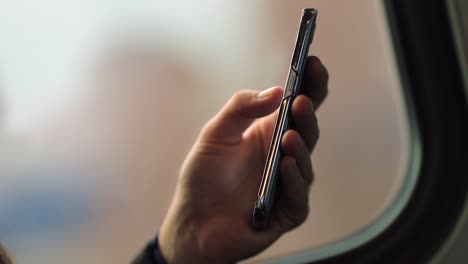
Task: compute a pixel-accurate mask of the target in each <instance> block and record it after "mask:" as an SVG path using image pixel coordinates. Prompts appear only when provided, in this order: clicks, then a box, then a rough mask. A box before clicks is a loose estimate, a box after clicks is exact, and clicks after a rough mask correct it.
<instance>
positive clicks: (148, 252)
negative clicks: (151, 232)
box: [132, 236, 167, 264]
mask: <svg viewBox="0 0 468 264" xmlns="http://www.w3.org/2000/svg"><path fill="white" fill-rule="evenodd" d="M132 264H167V261H166V260H165V259H164V257H163V256H162V254H161V250H160V249H159V244H158V236H156V238H155V239H154V240H152V241H151V242H149V243H148V244H147V245H146V247H145V248H144V249H143V250H142V251H141V252H140V254H138V256H136V258H135V259H134V260H133V261H132Z"/></svg>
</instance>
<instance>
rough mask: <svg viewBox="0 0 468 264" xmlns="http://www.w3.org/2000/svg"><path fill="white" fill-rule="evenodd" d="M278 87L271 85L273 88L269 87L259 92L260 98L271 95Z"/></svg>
mask: <svg viewBox="0 0 468 264" xmlns="http://www.w3.org/2000/svg"><path fill="white" fill-rule="evenodd" d="M275 89H276V87H271V88H268V89H266V90H263V91H261V92H259V93H258V95H257V96H258V97H259V98H265V97H269V96H271V94H272V93H273V91H274V90H275Z"/></svg>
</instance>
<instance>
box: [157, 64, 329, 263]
mask: <svg viewBox="0 0 468 264" xmlns="http://www.w3.org/2000/svg"><path fill="white" fill-rule="evenodd" d="M327 83H328V73H327V71H326V69H325V67H324V66H323V65H322V63H321V62H320V60H319V59H318V58H316V57H309V58H308V61H307V66H306V69H305V75H304V78H303V81H302V85H301V86H302V87H301V93H302V95H299V96H297V97H296V99H295V100H294V103H293V106H292V111H291V115H292V118H293V123H294V129H295V130H292V129H290V130H288V131H287V132H286V133H285V134H284V136H283V138H282V142H281V148H282V153H283V158H282V160H281V164H280V178H279V181H280V183H279V184H280V185H281V188H279V189H278V190H279V193H278V195H277V200H276V202H275V204H274V208H273V210H272V212H271V214H272V215H271V221H270V223H269V226H268V227H267V228H266V229H265V230H261V231H260V230H255V229H254V228H252V226H251V216H252V209H253V204H254V202H255V200H256V196H257V191H258V187H259V184H260V181H261V177H262V172H263V167H264V164H265V159H266V155H267V153H268V147H269V144H270V140H271V135H272V133H273V128H274V124H275V121H276V117H277V113H276V112H274V111H275V109H277V107H278V105H279V103H280V101H281V97H282V92H283V90H282V88H280V87H273V88H270V89H267V90H265V91H263V92H257V91H239V92H237V93H236V94H235V95H234V96H233V97H232V98H231V99H230V100H229V101H228V102H227V103H226V105H225V106H224V107H223V108H222V109H221V111H220V112H219V113H218V114H216V115H215V116H214V117H213V118H212V119H211V120H210V121H209V122H208V123H207V124H206V125H205V126H204V128H203V129H202V131H201V133H200V135H199V137H198V139H197V140H196V142H195V144H194V146H193V147H192V150H191V151H190V153H189V154H188V156H187V158H186V160H185V162H184V163H183V165H182V168H181V171H180V176H179V181H178V185H177V188H176V192H175V196H174V198H173V201H172V203H171V206H170V209H169V211H168V213H167V215H166V217H165V219H164V221H163V224H162V226H161V229H160V233H159V245H160V248H161V252H162V254H163V256H164V257H165V258H166V260H167V261H168V262H169V263H233V262H236V261H239V260H241V259H245V258H248V257H250V256H253V255H256V254H258V253H259V252H261V251H263V250H264V249H266V248H267V247H268V246H270V245H271V244H272V243H273V242H274V241H275V240H277V239H278V238H279V237H280V236H281V235H282V234H283V233H285V232H287V231H289V230H291V229H293V228H295V227H297V226H298V225H300V224H301V223H302V222H304V221H305V219H306V217H307V215H308V195H309V189H310V185H311V183H312V181H313V171H312V164H311V160H310V152H311V151H312V150H313V148H314V146H315V144H316V142H317V139H318V135H319V130H318V125H317V118H316V116H315V111H314V110H316V109H317V108H318V106H319V105H320V104H321V103H322V101H323V100H324V98H325V97H326V94H327Z"/></svg>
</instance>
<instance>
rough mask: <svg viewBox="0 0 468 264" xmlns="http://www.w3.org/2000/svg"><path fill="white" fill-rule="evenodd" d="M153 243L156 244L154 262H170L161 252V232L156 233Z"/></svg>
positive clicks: (161, 263) (164, 263)
mask: <svg viewBox="0 0 468 264" xmlns="http://www.w3.org/2000/svg"><path fill="white" fill-rule="evenodd" d="M153 245H154V247H153V249H154V250H153V258H154V262H155V263H158V264H168V263H167V261H166V259H164V257H163V255H162V253H161V249H160V248H159V233H158V234H156V237H155V238H154V241H153Z"/></svg>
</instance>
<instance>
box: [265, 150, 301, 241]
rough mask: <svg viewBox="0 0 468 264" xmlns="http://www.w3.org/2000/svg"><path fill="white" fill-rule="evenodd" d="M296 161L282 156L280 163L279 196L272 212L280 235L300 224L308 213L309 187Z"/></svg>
mask: <svg viewBox="0 0 468 264" xmlns="http://www.w3.org/2000/svg"><path fill="white" fill-rule="evenodd" d="M296 161H297V160H296V159H295V158H294V157H292V156H284V157H283V159H282V161H281V167H280V172H281V177H280V183H281V190H280V191H281V196H279V197H280V199H279V200H278V203H277V205H276V208H275V212H274V214H275V216H274V217H275V218H274V219H276V223H277V226H278V227H279V231H280V233H284V232H287V231H289V230H291V229H293V228H295V227H297V226H298V225H300V224H302V223H303V222H304V221H305V219H306V218H307V215H308V213H309V199H308V196H309V185H308V184H307V181H306V180H305V179H304V177H303V176H302V175H301V172H300V169H299V167H298V165H297V162H296Z"/></svg>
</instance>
